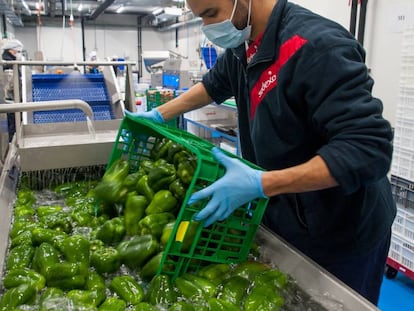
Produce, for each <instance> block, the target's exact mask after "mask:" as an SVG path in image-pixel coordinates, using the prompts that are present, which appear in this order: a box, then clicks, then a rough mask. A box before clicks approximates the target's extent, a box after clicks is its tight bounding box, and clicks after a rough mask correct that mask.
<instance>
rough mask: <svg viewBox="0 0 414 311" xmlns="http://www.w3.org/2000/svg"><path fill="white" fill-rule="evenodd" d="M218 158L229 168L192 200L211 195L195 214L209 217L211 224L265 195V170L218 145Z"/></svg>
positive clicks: (191, 200) (203, 217)
mask: <svg viewBox="0 0 414 311" xmlns="http://www.w3.org/2000/svg"><path fill="white" fill-rule="evenodd" d="M212 152H213V155H214V157H215V158H216V160H217V161H218V162H219V163H221V164H222V165H223V166H224V167H225V168H226V173H225V174H224V176H223V177H221V178H220V179H219V180H217V181H216V182H214V183H213V184H211V185H210V186H208V187H207V188H205V189H202V190H200V191H198V192H196V193H194V194H193V195H192V196H191V197H190V199H189V201H188V204H193V203H195V202H197V201H199V200H202V199H205V198H208V197H211V198H210V201H209V202H208V203H207V205H206V207H205V208H203V209H202V210H201V211H200V212H199V213H197V214H196V215H195V216H194V220H196V221H200V220H204V219H205V223H204V226H205V227H208V226H210V225H211V224H212V223H214V222H215V221H217V220H220V221H221V220H224V219H226V218H227V217H229V216H230V214H231V213H233V211H234V210H235V209H236V208H238V207H240V206H241V205H243V204H245V203H247V202H249V201H252V200H254V199H256V198H259V197H262V198H265V197H266V195H265V194H264V193H263V187H262V174H263V172H262V171H259V170H256V169H253V168H251V167H249V166H247V165H246V164H244V163H243V162H242V161H240V160H238V159H235V158H231V157H228V156H226V155H225V154H224V153H222V152H221V151H220V150H219V149H218V148H213V149H212Z"/></svg>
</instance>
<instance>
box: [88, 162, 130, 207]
mask: <svg viewBox="0 0 414 311" xmlns="http://www.w3.org/2000/svg"><path fill="white" fill-rule="evenodd" d="M128 172H129V163H128V161H126V160H123V159H118V160H116V161H115V162H114V163H112V165H111V166H110V167H109V168H108V169H107V170H106V172H105V174H104V176H103V177H102V180H101V181H100V182H99V183H98V184H97V185H96V187H95V188H94V192H95V195H96V197H97V198H98V199H100V200H102V201H104V202H106V203H122V202H124V201H125V199H126V195H127V193H128V188H127V187H126V186H124V184H123V181H124V179H125V178H126V177H127V176H128Z"/></svg>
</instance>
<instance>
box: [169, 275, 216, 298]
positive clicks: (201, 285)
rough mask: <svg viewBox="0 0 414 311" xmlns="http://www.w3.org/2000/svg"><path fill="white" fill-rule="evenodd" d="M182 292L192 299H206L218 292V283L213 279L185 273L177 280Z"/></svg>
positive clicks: (176, 282)
mask: <svg viewBox="0 0 414 311" xmlns="http://www.w3.org/2000/svg"><path fill="white" fill-rule="evenodd" d="M175 285H176V286H177V288H178V289H179V291H180V293H181V294H182V295H183V296H184V297H185V298H187V299H189V300H191V301H206V300H208V299H209V298H211V297H213V296H214V295H215V293H216V285H215V284H214V283H212V282H211V281H209V280H207V279H205V278H202V277H200V276H196V275H193V274H189V273H185V274H183V275H182V276H179V277H178V278H177V279H176V280H175Z"/></svg>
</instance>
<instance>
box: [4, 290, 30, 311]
mask: <svg viewBox="0 0 414 311" xmlns="http://www.w3.org/2000/svg"><path fill="white" fill-rule="evenodd" d="M35 296H36V288H35V287H34V286H33V285H30V284H22V285H20V286H17V287H14V288H11V289H9V290H7V291H6V292H5V293H4V294H3V296H2V297H1V300H0V310H1V311H10V310H13V309H15V308H17V307H18V306H20V305H23V304H25V303H26V302H30V301H32V300H33V299H34V298H35Z"/></svg>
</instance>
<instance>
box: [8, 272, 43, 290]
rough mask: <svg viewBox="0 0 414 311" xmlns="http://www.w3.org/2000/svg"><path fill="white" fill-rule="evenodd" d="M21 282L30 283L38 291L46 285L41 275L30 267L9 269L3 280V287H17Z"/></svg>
mask: <svg viewBox="0 0 414 311" xmlns="http://www.w3.org/2000/svg"><path fill="white" fill-rule="evenodd" d="M22 284H30V285H32V286H33V287H34V288H36V290H38V291H40V290H41V289H42V288H44V287H45V285H46V280H45V278H44V276H43V275H41V274H40V273H37V272H36V271H34V270H30V269H23V268H22V269H14V270H11V271H9V272H8V273H7V274H6V276H5V277H4V280H3V285H4V287H5V288H12V287H17V286H19V285H22Z"/></svg>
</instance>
